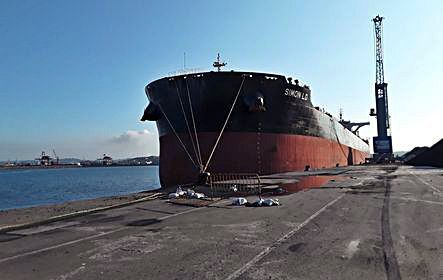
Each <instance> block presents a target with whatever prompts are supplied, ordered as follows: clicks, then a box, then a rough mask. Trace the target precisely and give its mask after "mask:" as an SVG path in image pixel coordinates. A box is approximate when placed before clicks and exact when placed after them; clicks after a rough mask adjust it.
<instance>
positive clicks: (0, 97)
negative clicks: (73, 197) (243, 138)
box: [0, 0, 443, 160]
mask: <svg viewBox="0 0 443 280" xmlns="http://www.w3.org/2000/svg"><path fill="white" fill-rule="evenodd" d="M442 11H443V2H441V1H405V0H402V1H356V0H350V1H259V0H256V1H252V0H251V1H90V0H88V1H43V0H41V1H13V0H10V1H5V0H1V1H0V114H1V118H0V160H6V159H11V160H15V159H16V158H17V159H30V158H34V157H36V156H37V155H38V154H39V153H40V151H41V150H47V151H50V150H52V149H53V148H54V149H55V150H56V151H57V153H58V154H59V155H60V156H61V157H71V156H74V157H80V158H83V157H86V158H95V157H98V156H99V155H100V154H102V153H110V154H111V155H114V157H125V156H135V155H147V154H156V153H158V141H157V139H156V138H157V135H156V127H155V125H154V124H153V123H142V122H139V118H140V116H141V114H142V112H143V109H144V107H145V105H146V104H147V99H146V97H145V95H144V86H145V85H146V84H147V83H148V82H149V81H152V80H154V79H157V78H160V77H162V76H165V75H167V74H168V73H170V72H172V71H176V70H180V69H181V68H182V64H183V52H186V53H187V66H188V67H189V68H203V69H209V68H210V65H211V63H212V61H213V60H214V58H215V56H216V54H217V52H219V51H220V52H221V54H222V57H223V58H224V60H226V61H227V62H228V69H234V70H251V71H266V72H276V73H282V74H287V75H290V76H292V77H297V78H299V79H300V80H302V81H304V82H305V83H307V84H309V85H310V86H311V88H312V90H313V100H314V103H315V104H316V105H320V106H322V107H325V108H326V109H327V110H328V111H330V112H331V113H333V114H335V115H338V111H339V108H343V110H344V114H345V118H351V119H352V120H355V121H366V120H369V116H368V111H369V108H370V107H374V97H373V83H374V79H375V63H374V47H373V44H374V42H373V41H374V40H373V26H372V22H371V18H372V17H374V16H375V15H377V14H380V15H383V16H384V17H385V18H386V20H385V22H384V31H385V32H384V44H385V71H386V74H385V76H386V81H387V82H388V83H389V86H388V93H389V98H390V99H389V101H390V106H391V107H390V114H391V116H392V128H393V130H392V133H393V141H394V150H397V151H398V150H408V149H411V148H412V147H414V146H417V145H431V144H432V143H434V142H436V141H437V140H439V139H440V138H441V137H443V128H442V125H441V123H440V121H441V120H442V119H443V113H442V112H443V110H442V109H441V106H442V103H443V102H442V101H443V98H442V94H441V91H442V85H441V82H440V81H441V77H443V69H442V67H443V55H442V52H443V28H441V27H442V24H443V22H442V17H441V12H442ZM371 122H372V128H366V129H364V130H362V134H363V135H364V136H366V137H370V136H372V135H373V134H374V133H375V119H371Z"/></svg>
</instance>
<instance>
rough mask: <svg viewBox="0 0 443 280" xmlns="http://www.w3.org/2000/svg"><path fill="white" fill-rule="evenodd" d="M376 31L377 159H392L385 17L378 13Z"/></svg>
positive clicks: (374, 111) (372, 113) (375, 113)
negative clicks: (384, 50) (384, 46)
mask: <svg viewBox="0 0 443 280" xmlns="http://www.w3.org/2000/svg"><path fill="white" fill-rule="evenodd" d="M372 21H373V22H374V31H375V63H376V70H375V102H376V103H375V104H376V105H375V106H376V110H374V109H371V112H370V116H375V117H376V118H377V136H376V137H374V138H373V145H374V153H375V159H376V161H386V160H390V159H392V138H391V131H390V123H389V122H390V120H389V111H388V84H387V83H385V73H384V67H383V44H382V43H383V24H382V22H383V17H381V16H379V15H377V16H376V17H375V18H373V19H372Z"/></svg>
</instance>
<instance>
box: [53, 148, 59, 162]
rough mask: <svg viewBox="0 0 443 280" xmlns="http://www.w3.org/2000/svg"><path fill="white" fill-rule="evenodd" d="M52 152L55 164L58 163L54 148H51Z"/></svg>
mask: <svg viewBox="0 0 443 280" xmlns="http://www.w3.org/2000/svg"><path fill="white" fill-rule="evenodd" d="M52 153H53V154H54V158H55V164H57V165H58V162H59V160H60V159H59V157H58V156H57V154H56V153H55V150H54V149H52Z"/></svg>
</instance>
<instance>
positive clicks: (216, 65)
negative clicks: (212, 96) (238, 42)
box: [212, 53, 227, 72]
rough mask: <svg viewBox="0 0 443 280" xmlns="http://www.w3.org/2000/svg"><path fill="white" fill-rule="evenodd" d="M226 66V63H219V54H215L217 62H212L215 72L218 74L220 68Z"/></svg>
mask: <svg viewBox="0 0 443 280" xmlns="http://www.w3.org/2000/svg"><path fill="white" fill-rule="evenodd" d="M226 64H227V63H226V62H220V53H217V60H216V61H214V63H213V64H212V66H214V67H215V68H217V71H218V72H220V68H221V67H224V66H226Z"/></svg>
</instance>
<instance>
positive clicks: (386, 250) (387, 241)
mask: <svg viewBox="0 0 443 280" xmlns="http://www.w3.org/2000/svg"><path fill="white" fill-rule="evenodd" d="M394 171H395V169H392V170H388V173H392V172H394ZM388 177H389V176H385V178H384V179H383V184H384V187H385V198H384V201H383V208H382V212H381V235H382V241H383V259H384V265H385V270H386V277H387V279H388V280H400V279H401V275H400V269H399V267H398V261H397V257H396V255H395V250H394V245H393V241H392V234H391V226H390V220H389V204H390V195H391V184H390V180H391V179H392V177H391V178H388Z"/></svg>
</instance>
